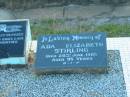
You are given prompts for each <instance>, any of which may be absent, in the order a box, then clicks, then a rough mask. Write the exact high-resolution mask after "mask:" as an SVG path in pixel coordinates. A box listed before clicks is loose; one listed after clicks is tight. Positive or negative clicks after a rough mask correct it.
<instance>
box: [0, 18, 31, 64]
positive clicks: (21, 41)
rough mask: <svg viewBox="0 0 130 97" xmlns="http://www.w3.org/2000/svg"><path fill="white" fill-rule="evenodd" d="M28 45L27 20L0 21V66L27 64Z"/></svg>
mask: <svg viewBox="0 0 130 97" xmlns="http://www.w3.org/2000/svg"><path fill="white" fill-rule="evenodd" d="M30 43H31V31H30V24H29V20H9V21H7V20H6V21H4V20H2V21H0V65H8V64H10V65H19V64H21V65H25V64H27V56H28V50H29V46H30Z"/></svg>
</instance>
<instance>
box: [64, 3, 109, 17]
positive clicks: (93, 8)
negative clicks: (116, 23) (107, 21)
mask: <svg viewBox="0 0 130 97" xmlns="http://www.w3.org/2000/svg"><path fill="white" fill-rule="evenodd" d="M109 12H111V7H110V6H107V5H89V6H78V5H70V6H66V7H65V17H66V18H77V17H80V18H90V17H94V16H102V15H104V14H105V13H109Z"/></svg>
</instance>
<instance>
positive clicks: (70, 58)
mask: <svg viewBox="0 0 130 97" xmlns="http://www.w3.org/2000/svg"><path fill="white" fill-rule="evenodd" d="M101 39H102V35H101V34H97V35H70V36H64V35H56V36H48V37H46V36H44V37H42V39H41V41H40V43H41V46H40V50H41V51H45V52H48V53H46V54H45V59H46V60H48V61H49V62H52V63H58V64H59V63H60V64H61V65H62V64H63V65H66V64H67V65H69V64H70V65H71V64H80V63H81V62H82V63H83V62H86V61H88V62H92V61H94V60H96V58H97V57H98V56H99V54H100V52H97V51H96V49H100V48H103V46H104V43H103V41H101ZM62 41H66V42H64V44H62ZM58 43H59V44H58ZM60 43H61V44H60ZM50 52H51V53H50Z"/></svg>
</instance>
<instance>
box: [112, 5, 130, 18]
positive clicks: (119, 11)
mask: <svg viewBox="0 0 130 97" xmlns="http://www.w3.org/2000/svg"><path fill="white" fill-rule="evenodd" d="M129 11H130V6H119V7H116V8H115V10H114V11H113V13H112V16H116V17H120V16H130V12H129Z"/></svg>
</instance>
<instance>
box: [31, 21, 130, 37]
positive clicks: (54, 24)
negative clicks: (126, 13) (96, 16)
mask: <svg viewBox="0 0 130 97" xmlns="http://www.w3.org/2000/svg"><path fill="white" fill-rule="evenodd" d="M31 30H32V35H33V39H37V37H38V36H39V35H47V34H68V33H69V34H70V33H80V32H106V33H107V35H108V37H124V36H125V37H127V36H130V24H122V25H121V24H103V25H98V26H95V25H86V24H80V23H79V24H78V25H76V26H72V24H66V22H65V20H55V19H46V20H42V21H40V22H38V23H36V24H32V25H31Z"/></svg>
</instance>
